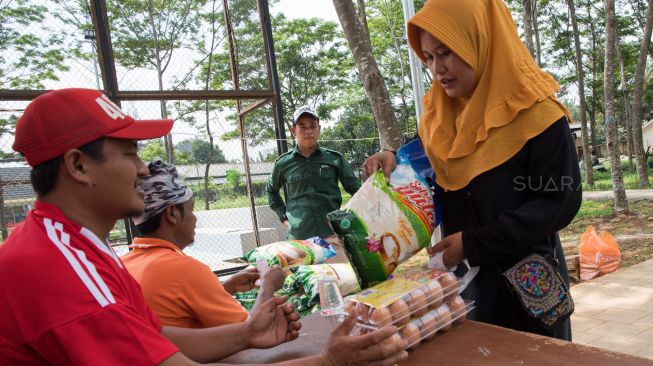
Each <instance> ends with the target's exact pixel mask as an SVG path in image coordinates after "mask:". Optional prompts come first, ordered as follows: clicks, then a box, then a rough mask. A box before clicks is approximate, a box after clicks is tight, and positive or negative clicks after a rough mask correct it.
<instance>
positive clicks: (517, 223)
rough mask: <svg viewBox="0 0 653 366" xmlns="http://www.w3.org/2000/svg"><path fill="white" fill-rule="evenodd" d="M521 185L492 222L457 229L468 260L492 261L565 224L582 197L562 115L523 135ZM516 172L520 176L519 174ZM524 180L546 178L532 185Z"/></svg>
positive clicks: (474, 262)
mask: <svg viewBox="0 0 653 366" xmlns="http://www.w3.org/2000/svg"><path fill="white" fill-rule="evenodd" d="M524 148H525V149H528V155H527V156H528V158H527V163H526V166H527V169H526V170H527V171H526V174H525V176H524V177H523V187H524V189H528V190H530V191H529V192H528V196H527V199H526V200H525V201H524V203H523V204H521V205H520V206H519V207H518V208H516V209H514V210H510V211H503V212H501V213H500V214H499V215H498V216H497V219H496V220H494V221H493V222H490V223H487V224H486V225H484V226H481V227H478V228H474V229H470V230H465V231H463V250H464V253H465V256H466V258H467V259H468V260H469V262H470V264H471V265H481V264H492V263H498V262H501V261H502V260H505V259H506V258H507V257H510V256H512V255H515V254H518V253H523V252H528V251H532V250H533V249H534V246H535V245H537V243H542V242H543V241H544V240H545V239H546V237H548V236H550V235H552V234H553V233H555V232H556V231H558V230H560V229H562V228H564V227H566V226H567V225H568V224H569V223H570V222H571V220H572V219H573V218H574V216H575V215H576V213H577V212H578V209H579V208H580V204H581V201H582V191H581V189H582V184H581V178H580V171H579V168H578V163H577V160H578V159H577V153H576V147H575V144H574V141H573V139H572V136H571V131H570V130H569V123H568V122H567V119H566V118H564V117H563V118H562V119H560V120H558V121H557V122H555V123H554V124H553V125H552V126H551V127H549V128H548V129H547V130H545V131H544V132H543V133H541V134H540V135H538V136H536V137H534V138H532V139H531V140H529V141H528V142H527V143H526V145H525V147H524ZM520 178H521V177H520ZM528 182H546V183H548V184H544V185H541V186H539V187H536V188H532V187H529V184H528Z"/></svg>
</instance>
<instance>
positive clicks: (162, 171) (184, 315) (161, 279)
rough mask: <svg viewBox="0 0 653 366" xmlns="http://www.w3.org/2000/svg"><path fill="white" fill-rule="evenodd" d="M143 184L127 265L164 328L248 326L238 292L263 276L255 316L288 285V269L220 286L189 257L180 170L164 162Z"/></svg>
mask: <svg viewBox="0 0 653 366" xmlns="http://www.w3.org/2000/svg"><path fill="white" fill-rule="evenodd" d="M148 168H149V170H150V176H149V177H147V179H146V180H145V181H144V182H143V186H142V189H143V191H144V192H145V211H144V212H143V214H141V215H139V216H136V217H134V218H133V219H134V222H135V223H136V225H137V227H138V230H139V231H140V232H141V234H142V237H138V238H135V239H134V242H133V244H132V245H131V248H132V249H133V250H132V251H131V252H129V253H128V254H126V255H124V256H123V257H122V260H123V262H124V263H125V266H126V267H127V269H128V270H129V272H130V273H131V275H132V276H134V278H135V279H136V280H137V281H138V282H139V283H140V285H141V287H142V290H143V294H144V296H145V300H146V301H147V303H148V305H149V306H150V307H151V308H152V310H153V311H154V313H155V314H157V315H158V316H159V318H160V319H161V322H162V323H163V324H165V325H173V326H177V327H184V328H207V327H214V326H218V325H223V324H231V323H238V322H243V321H245V320H246V319H247V317H248V312H247V310H245V308H243V307H242V306H241V305H240V303H238V301H236V300H235V299H234V298H233V296H232V295H233V294H234V293H236V292H241V291H248V290H251V289H252V288H253V287H254V284H255V281H256V280H257V279H259V277H260V291H259V295H258V298H257V300H256V303H255V305H254V307H253V308H252V312H255V311H256V310H257V308H258V306H259V305H260V304H262V303H264V302H265V301H267V300H269V299H271V298H272V297H273V294H274V292H275V291H276V290H278V289H279V288H280V287H281V286H282V285H283V280H284V277H285V273H284V271H283V270H282V269H281V268H280V267H274V268H271V269H270V270H269V271H267V272H265V273H263V274H262V275H259V273H258V271H257V270H256V269H250V270H244V271H241V272H239V273H237V274H235V275H233V276H232V277H231V278H229V279H228V280H226V281H225V282H224V283H222V284H221V283H220V281H219V280H218V278H217V277H216V276H215V274H213V272H212V271H211V270H210V269H209V267H208V266H207V265H206V264H204V263H202V262H200V261H198V260H196V259H194V258H192V257H190V256H188V255H186V254H184V253H183V252H182V250H183V249H184V248H185V247H187V246H188V245H189V244H191V243H192V242H193V240H194V236H195V224H196V221H197V219H196V218H195V215H194V214H193V205H194V204H193V199H192V192H191V190H190V189H189V188H187V187H186V186H185V185H184V182H183V181H182V179H181V178H180V177H179V176H178V174H177V170H176V169H175V168H174V167H173V166H171V165H168V164H166V163H164V162H162V161H160V160H159V161H155V162H152V163H150V164H149V166H148Z"/></svg>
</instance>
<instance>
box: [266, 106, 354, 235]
mask: <svg viewBox="0 0 653 366" xmlns="http://www.w3.org/2000/svg"><path fill="white" fill-rule="evenodd" d="M290 131H291V132H292V135H293V136H294V137H295V141H296V144H295V147H294V148H293V149H292V150H291V151H288V152H287V153H285V154H283V155H281V156H280V157H279V158H278V159H277V161H276V162H275V164H274V168H273V169H272V175H271V176H270V179H269V180H268V184H267V186H266V187H265V188H266V192H267V194H268V201H269V202H270V207H271V208H272V209H273V210H274V211H275V212H276V213H277V215H278V216H279V219H280V220H281V222H283V223H284V225H286V227H287V228H288V238H289V239H306V238H309V237H312V236H319V237H321V238H324V239H333V238H332V237H333V236H334V233H333V230H332V229H331V226H330V225H329V222H328V220H327V217H326V215H327V213H329V212H331V211H333V210H337V209H339V208H340V204H341V203H342V196H341V195H340V188H339V187H338V180H340V182H341V183H342V185H343V187H344V188H345V190H346V191H347V192H349V193H350V194H354V193H356V191H357V190H358V189H359V188H360V186H361V182H360V180H359V179H358V178H357V177H356V176H355V175H354V171H353V170H352V168H351V165H349V162H347V160H345V158H344V157H343V156H342V154H340V153H339V152H337V151H333V150H330V149H326V148H323V147H320V146H318V143H317V140H318V138H319V137H320V119H319V117H318V116H317V113H315V111H314V110H312V109H311V108H310V107H309V106H303V107H300V108H298V109H297V110H296V111H295V113H293V127H292V128H291V129H290ZM284 185H286V187H287V192H288V197H286V202H285V203H284V201H283V199H282V198H281V195H280V194H279V191H280V190H281V188H282V187H283V186H284ZM336 238H337V237H336ZM327 241H329V242H332V240H327Z"/></svg>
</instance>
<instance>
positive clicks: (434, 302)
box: [421, 280, 444, 309]
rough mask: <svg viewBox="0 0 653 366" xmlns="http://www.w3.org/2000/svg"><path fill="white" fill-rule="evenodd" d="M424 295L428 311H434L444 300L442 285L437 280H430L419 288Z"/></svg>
mask: <svg viewBox="0 0 653 366" xmlns="http://www.w3.org/2000/svg"><path fill="white" fill-rule="evenodd" d="M421 289H422V290H423V291H424V294H425V295H426V302H427V303H428V306H429V308H430V309H435V308H437V307H438V306H440V305H442V301H443V299H444V291H443V290H442V285H440V282H438V281H437V280H431V281H429V282H427V283H426V284H425V285H424V286H422V287H421Z"/></svg>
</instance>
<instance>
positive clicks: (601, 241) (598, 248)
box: [578, 225, 621, 281]
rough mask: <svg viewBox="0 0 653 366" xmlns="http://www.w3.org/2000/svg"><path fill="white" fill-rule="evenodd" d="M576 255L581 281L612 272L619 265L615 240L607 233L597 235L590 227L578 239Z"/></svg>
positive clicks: (618, 253) (619, 255)
mask: <svg viewBox="0 0 653 366" xmlns="http://www.w3.org/2000/svg"><path fill="white" fill-rule="evenodd" d="M578 254H579V258H578V261H579V264H580V279H581V280H582V281H587V280H591V279H592V278H595V277H599V276H603V275H605V274H608V273H610V272H614V271H616V270H617V268H619V265H620V264H621V251H620V249H619V245H618V244H617V241H616V240H615V238H614V237H613V236H612V235H610V233H608V232H607V231H601V233H599V234H598V235H597V234H596V230H595V229H594V227H593V226H592V225H590V226H588V227H587V230H586V231H585V232H584V233H583V235H581V237H580V246H579V248H578Z"/></svg>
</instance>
